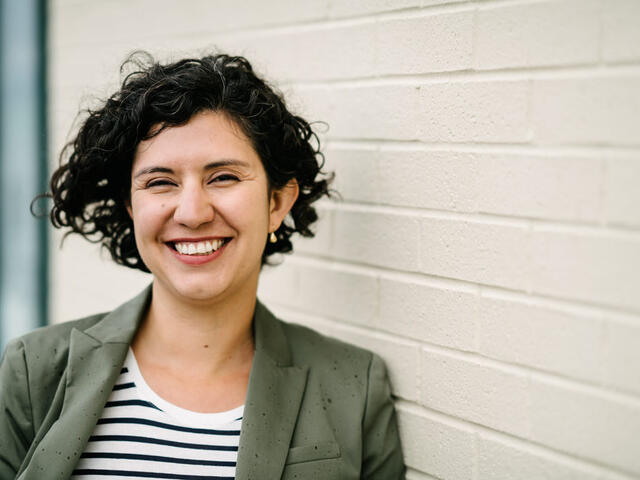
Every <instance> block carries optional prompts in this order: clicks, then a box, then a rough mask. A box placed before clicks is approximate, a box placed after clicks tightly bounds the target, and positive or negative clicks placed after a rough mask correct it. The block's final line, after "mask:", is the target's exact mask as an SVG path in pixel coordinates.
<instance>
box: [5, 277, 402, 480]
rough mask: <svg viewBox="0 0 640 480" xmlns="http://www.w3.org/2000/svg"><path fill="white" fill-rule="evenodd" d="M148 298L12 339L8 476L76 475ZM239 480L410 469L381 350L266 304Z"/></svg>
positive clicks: (257, 331)
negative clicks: (325, 332)
mask: <svg viewBox="0 0 640 480" xmlns="http://www.w3.org/2000/svg"><path fill="white" fill-rule="evenodd" d="M150 297H151V290H150V288H147V289H146V290H145V291H143V292H142V293H141V294H140V295H138V296H137V297H135V298H134V299H132V300H130V301H129V302H127V303H125V304H123V305H121V306H120V307H119V308H117V309H116V310H114V311H113V312H111V313H109V314H100V315H95V316H91V317H87V318H84V319H81V320H77V321H74V322H67V323H63V324H58V325H53V326H49V327H45V328H42V329H39V330H36V331H34V332H31V333H29V334H27V335H25V336H23V337H22V338H19V339H17V340H14V341H12V342H11V343H10V344H9V345H8V346H7V348H6V350H5V352H4V355H3V359H2V363H1V364H0V480H9V479H14V478H17V479H20V480H46V479H67V478H69V476H70V475H71V473H72V471H73V469H74V467H75V465H76V463H77V461H78V459H79V457H80V455H81V454H82V452H83V451H84V448H85V445H86V443H87V441H88V439H89V436H90V435H91V433H92V431H93V429H94V426H95V424H96V422H97V420H98V418H99V417H100V415H101V412H102V409H103V407H104V404H105V402H106V400H107V398H108V396H109V395H110V393H111V389H112V387H113V385H114V383H115V381H116V379H117V377H118V375H119V374H120V368H121V366H122V364H123V362H124V358H125V356H126V354H127V349H128V347H129V344H130V343H131V341H132V338H133V336H134V334H135V332H136V329H137V327H138V324H139V322H140V320H141V318H142V317H143V315H144V312H145V310H146V308H147V306H148V303H149V301H150ZM253 328H254V337H255V348H256V350H255V356H254V360H253V365H252V369H251V375H250V379H249V388H248V392H247V398H246V403H245V410H244V418H243V421H242V429H241V433H240V446H239V449H238V460H237V467H236V479H238V480H272V479H273V480H275V479H293V478H297V479H313V478H318V479H323V480H330V479H340V480H346V479H357V478H366V479H379V480H395V479H401V478H404V465H403V461H402V452H401V449H400V441H399V437H398V429H397V423H396V415H395V410H394V407H393V403H392V400H391V395H390V389H389V382H388V379H387V375H386V372H385V368H384V365H383V363H382V361H381V360H380V359H379V358H378V357H377V356H376V355H374V354H371V353H370V352H367V351H365V350H362V349H359V348H356V347H353V346H351V345H347V344H345V343H342V342H339V341H337V340H332V339H329V338H326V337H324V336H322V335H320V334H318V333H316V332H314V331H312V330H310V329H308V328H305V327H302V326H298V325H293V324H287V323H284V322H281V321H279V320H278V319H276V318H275V317H274V316H273V315H272V314H271V313H270V312H269V310H267V309H266V308H265V307H264V306H263V305H262V304H261V303H260V302H257V304H256V310H255V316H254V323H253Z"/></svg>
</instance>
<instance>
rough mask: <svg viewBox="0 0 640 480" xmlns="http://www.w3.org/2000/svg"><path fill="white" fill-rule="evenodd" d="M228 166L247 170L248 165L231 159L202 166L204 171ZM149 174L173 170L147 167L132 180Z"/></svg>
mask: <svg viewBox="0 0 640 480" xmlns="http://www.w3.org/2000/svg"><path fill="white" fill-rule="evenodd" d="M228 166H240V167H246V168H248V167H249V166H250V165H249V164H248V163H247V162H245V161H242V160H236V159H233V158H229V159H223V160H217V161H215V162H210V163H207V164H206V165H205V166H204V170H205V171H206V170H213V169H214V168H220V167H228ZM150 173H174V171H173V169H171V168H167V167H147V168H143V169H142V170H138V171H137V172H136V174H135V175H134V177H133V178H138V177H141V176H142V175H148V174H150Z"/></svg>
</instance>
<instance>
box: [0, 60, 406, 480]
mask: <svg viewBox="0 0 640 480" xmlns="http://www.w3.org/2000/svg"><path fill="white" fill-rule="evenodd" d="M139 60H140V58H139V57H135V58H134V59H133V60H132V61H134V62H137V63H136V65H138V66H139V67H140V70H139V71H137V72H135V73H132V74H130V75H129V76H127V77H126V79H125V80H124V82H123V84H122V87H121V89H120V90H119V91H118V92H117V93H115V94H114V95H113V96H112V97H111V98H109V99H108V100H107V101H106V103H105V104H104V105H103V106H102V108H100V109H98V110H95V111H92V112H90V114H89V116H88V118H87V119H86V120H85V121H84V123H83V124H82V126H81V128H80V131H79V133H78V135H77V137H76V138H75V140H74V141H73V142H72V143H71V144H70V145H69V150H68V160H67V161H66V162H63V163H62V164H61V166H60V167H59V168H58V170H56V171H55V172H54V174H53V177H52V180H51V197H52V199H53V209H52V212H51V218H52V221H53V224H54V225H55V226H56V227H70V229H71V231H72V232H76V233H79V234H81V235H83V236H85V237H86V238H88V239H90V240H92V241H101V242H102V243H103V244H104V245H105V246H106V247H107V248H108V249H109V251H110V252H111V254H112V256H113V258H114V259H115V261H116V262H119V263H121V264H123V265H126V266H128V267H131V268H137V269H140V270H143V271H145V272H151V273H152V275H153V282H152V284H151V286H150V287H149V288H147V289H146V290H145V291H144V292H142V293H141V294H139V295H138V296H137V297H135V298H134V299H133V300H131V301H129V302H127V303H125V304H124V305H121V306H120V307H118V308H117V309H116V310H114V311H112V312H111V313H109V314H106V315H95V316H92V317H88V318H84V319H81V320H77V321H75V322H69V323H65V324H61V325H55V326H50V327H46V328H43V329H40V330H38V331H35V332H32V333H30V334H28V335H26V336H24V337H22V338H21V339H18V340H16V341H14V342H12V343H11V344H10V345H9V346H8V347H7V350H6V352H5V355H4V358H3V362H2V366H1V368H0V411H1V412H2V413H1V414H0V479H3V480H4V479H9V478H19V479H25V480H26V479H44V478H52V479H53V478H70V477H71V478H78V479H81V478H82V479H87V478H108V477H114V478H115V477H117V478H132V479H133V478H143V477H144V478H175V479H187V478H224V479H227V478H228V479H232V478H236V479H243V480H248V479H279V478H286V479H292V478H299V479H308V478H322V479H351V478H354V479H355V478H371V479H374V478H375V479H385V480H388V479H396V478H403V476H404V467H403V463H402V454H401V450H400V443H399V439H398V431H397V426H396V419H395V412H394V409H393V404H392V402H391V397H390V390H389V385H388V380H387V376H386V373H385V369H384V366H383V365H382V362H381V361H380V359H379V358H378V357H376V356H375V355H372V354H371V353H369V352H366V351H364V350H361V349H358V348H356V347H352V346H349V345H346V344H344V343H341V342H338V341H335V340H330V339H327V338H325V337H323V336H321V335H319V334H317V333H315V332H313V331H311V330H309V329H307V328H304V327H301V326H295V325H289V324H286V323H283V322H281V321H279V320H277V319H276V318H275V317H274V316H273V315H272V314H271V313H270V312H269V311H268V310H267V309H266V308H265V307H264V306H263V305H262V304H261V303H260V302H259V301H257V299H256V292H257V286H258V277H259V273H260V269H261V266H262V265H263V264H264V263H266V261H267V259H268V258H269V256H270V255H272V254H274V253H277V252H288V251H290V250H291V249H292V246H291V241H290V237H291V235H292V234H293V233H296V232H297V233H299V234H301V235H304V236H312V232H311V231H310V229H309V227H310V225H311V224H312V223H313V222H314V221H315V220H316V219H317V216H316V212H315V210H314V208H313V206H312V203H313V202H314V201H315V200H317V199H318V198H320V197H321V196H323V195H325V194H327V192H328V183H327V180H325V179H322V178H319V176H320V165H319V163H318V159H321V158H322V155H321V153H320V152H319V150H318V149H317V148H314V146H313V142H314V141H315V140H316V137H315V135H314V133H313V132H312V130H311V128H310V126H309V124H308V123H307V122H306V121H305V120H303V119H302V118H300V117H297V116H294V115H292V114H291V113H290V112H289V111H288V110H287V108H286V106H285V104H284V102H283V100H282V98H281V97H280V96H279V95H278V94H277V93H275V92H274V91H273V90H272V89H271V88H270V87H269V86H268V85H267V84H266V83H265V82H264V81H263V80H261V79H260V78H259V77H258V76H256V75H255V73H254V72H253V70H252V68H251V66H250V64H249V63H248V62H247V61H246V60H245V59H243V58H241V57H229V56H226V55H214V56H208V57H204V58H202V59H187V60H182V61H179V62H176V63H172V64H166V65H160V64H157V63H153V62H152V61H149V62H147V63H146V64H145V63H144V62H141V61H139ZM63 153H64V152H63Z"/></svg>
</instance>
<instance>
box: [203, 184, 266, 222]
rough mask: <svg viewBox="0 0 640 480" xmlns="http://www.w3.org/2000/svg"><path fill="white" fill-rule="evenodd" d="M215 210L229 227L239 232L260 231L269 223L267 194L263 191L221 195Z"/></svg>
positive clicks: (249, 190) (216, 202) (248, 190)
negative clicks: (233, 227)
mask: <svg viewBox="0 0 640 480" xmlns="http://www.w3.org/2000/svg"><path fill="white" fill-rule="evenodd" d="M215 208H216V211H217V213H218V215H220V216H221V217H223V218H224V219H225V221H226V223H228V224H229V225H232V226H235V227H236V228H237V229H238V230H247V229H256V230H260V229H261V228H263V227H266V226H267V225H268V223H269V204H268V202H267V194H266V192H262V191H259V190H258V191H253V190H251V189H247V190H246V191H237V192H234V193H233V194H229V195H221V196H220V197H218V198H217V199H216V201H215Z"/></svg>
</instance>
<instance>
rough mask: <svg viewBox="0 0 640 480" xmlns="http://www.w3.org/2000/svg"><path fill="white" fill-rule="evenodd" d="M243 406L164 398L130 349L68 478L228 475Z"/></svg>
mask: <svg viewBox="0 0 640 480" xmlns="http://www.w3.org/2000/svg"><path fill="white" fill-rule="evenodd" d="M243 411H244V406H241V407H238V408H235V409H233V410H229V411H227V412H221V413H198V412H192V411H190V410H185V409H183V408H180V407H177V406H175V405H173V404H171V403H169V402H166V401H165V400H163V399H162V398H160V397H159V396H158V395H157V394H156V393H155V392H154V391H153V390H151V388H149V386H148V385H147V384H146V382H145V381H144V378H143V377H142V375H141V374H140V370H139V369H138V365H137V363H136V360H135V357H134V355H133V352H132V351H131V349H129V354H128V355H127V358H126V360H125V363H124V366H123V368H122V371H121V373H120V376H119V377H118V380H117V381H116V384H115V386H114V387H113V391H112V392H111V396H110V397H109V399H108V401H107V403H106V405H105V407H104V410H103V412H102V417H101V418H100V420H98V423H97V425H96V427H95V429H94V431H93V434H92V435H91V437H90V438H89V442H88V443H87V446H86V448H85V450H84V453H83V454H82V456H81V457H80V461H79V462H78V464H77V465H76V468H75V470H74V471H73V475H72V477H71V478H72V479H76V480H79V479H82V480H93V479H95V480H98V479H100V480H105V478H109V477H113V478H118V479H131V480H140V479H141V478H168V479H185V480H186V479H205V478H206V479H224V480H233V479H234V478H235V471H236V458H237V455H238V442H239V440H240V426H241V424H242V415H243Z"/></svg>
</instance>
